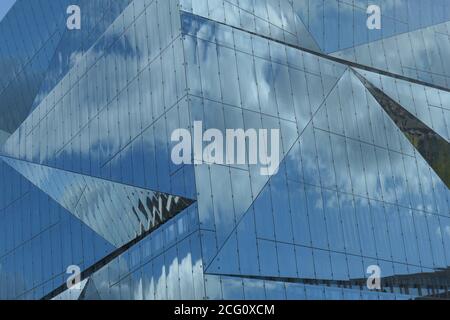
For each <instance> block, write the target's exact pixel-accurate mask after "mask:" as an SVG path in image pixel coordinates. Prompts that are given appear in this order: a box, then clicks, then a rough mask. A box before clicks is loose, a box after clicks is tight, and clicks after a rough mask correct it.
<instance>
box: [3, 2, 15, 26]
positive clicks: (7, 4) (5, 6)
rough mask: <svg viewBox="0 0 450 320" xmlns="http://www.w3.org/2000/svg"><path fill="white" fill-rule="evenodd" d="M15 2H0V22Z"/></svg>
mask: <svg viewBox="0 0 450 320" xmlns="http://www.w3.org/2000/svg"><path fill="white" fill-rule="evenodd" d="M15 2H16V0H1V1H0V21H1V20H3V17H4V16H5V15H6V14H7V13H8V11H9V9H11V7H12V6H13V4H14V3H15Z"/></svg>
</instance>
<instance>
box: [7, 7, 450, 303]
mask: <svg viewBox="0 0 450 320" xmlns="http://www.w3.org/2000/svg"><path fill="white" fill-rule="evenodd" d="M74 4H76V5H77V6H79V8H80V12H81V14H80V17H81V22H82V23H81V29H79V30H69V29H68V28H67V26H66V19H67V17H68V15H67V14H66V13H67V12H66V9H67V7H68V6H69V5H74ZM371 4H375V5H378V7H379V8H380V10H381V29H379V30H371V29H370V28H368V26H367V24H366V22H367V19H368V17H369V16H370V14H368V13H367V10H366V9H367V7H368V6H369V5H371ZM369 18H370V17H369ZM449 56H450V2H448V1H447V0H426V1H424V0H420V1H419V0H406V1H402V0H374V1H371V2H370V3H369V2H368V1H365V0H364V1H363V0H345V1H341V0H326V1H325V0H258V1H256V0H95V1H93V0H76V1H75V0H70V1H68V0H67V1H66V0H58V1H55V0H39V1H27V0H17V2H16V4H15V5H14V6H13V8H12V9H11V11H10V12H9V13H8V15H7V16H6V17H5V18H4V19H3V20H2V21H1V22H0V72H1V74H2V77H1V79H0V299H138V300H141V299H146V300H153V299H185V300H188V299H275V300H278V299H356V300H360V299H375V300H378V299H381V300H395V299H398V300H400V299H416V298H425V297H426V298H450V289H449V286H450V191H449V186H450V171H449V170H450V169H449V168H450V146H449V143H450V69H449V68H450V67H449V64H448V63H446V59H447V57H449ZM199 122H201V123H202V124H203V132H201V133H205V132H206V131H207V130H208V129H215V130H218V131H221V132H225V131H227V130H229V129H234V130H239V129H243V130H252V129H255V130H260V132H261V131H262V130H277V131H278V132H279V133H280V140H279V148H278V149H275V144H274V143H273V141H269V145H268V146H267V148H268V149H270V150H272V151H273V150H278V151H279V159H280V164H279V170H278V171H277V172H275V173H274V174H272V175H262V174H261V170H262V167H263V165H262V164H233V163H229V162H226V163H217V162H216V161H209V162H208V161H206V163H197V162H196V161H195V160H198V159H196V157H197V155H196V154H193V155H192V158H193V159H192V160H194V161H191V162H190V163H187V162H184V163H182V164H178V163H177V162H175V161H173V148H174V143H173V139H172V137H173V132H174V131H176V130H180V129H184V130H185V131H187V132H188V133H190V134H191V136H193V137H195V134H196V127H195V124H196V123H199ZM192 140H195V138H193V139H192ZM192 144H195V141H192ZM275 152H276V151H275ZM71 266H72V267H73V266H76V267H78V268H79V270H80V271H82V274H81V279H80V280H81V283H80V284H79V286H78V287H76V288H75V287H72V288H68V285H67V280H68V278H70V276H71V273H68V268H70V267H71ZM373 266H376V267H377V268H378V269H379V270H380V285H381V286H380V287H378V288H375V289H373V288H371V287H370V286H369V285H368V279H369V280H370V277H371V276H372V272H370V271H369V270H370V268H371V267H373Z"/></svg>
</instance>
